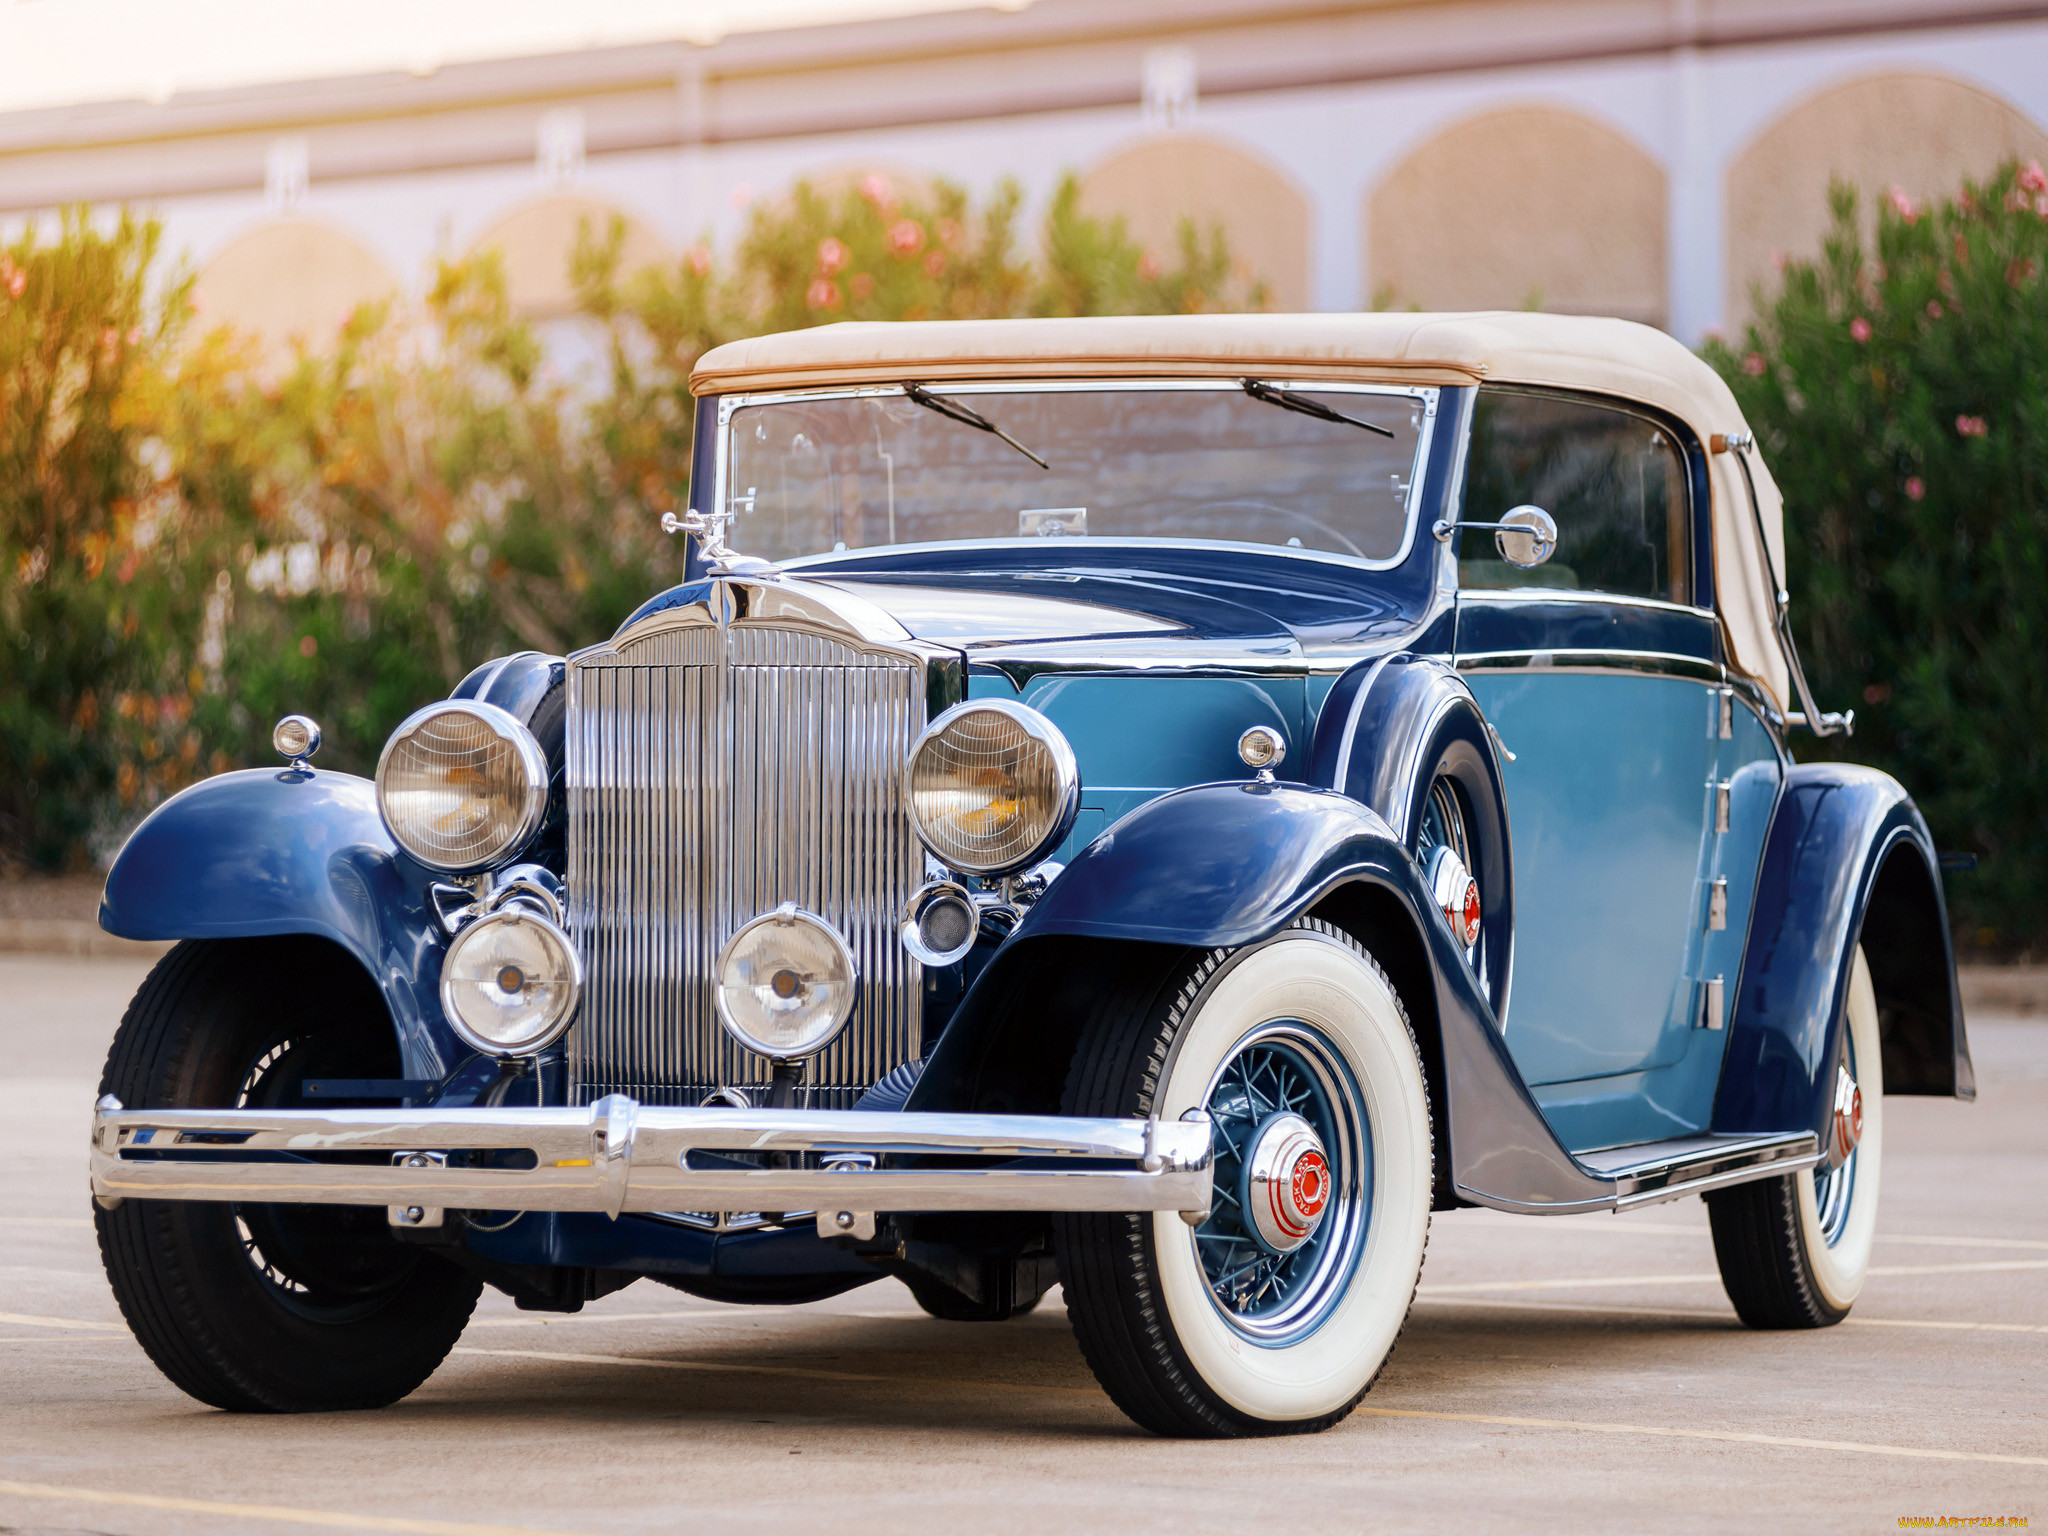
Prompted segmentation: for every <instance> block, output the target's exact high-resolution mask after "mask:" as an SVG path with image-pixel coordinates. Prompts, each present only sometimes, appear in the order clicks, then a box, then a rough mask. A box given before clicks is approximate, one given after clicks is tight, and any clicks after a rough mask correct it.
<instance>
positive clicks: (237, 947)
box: [93, 939, 481, 1412]
mask: <svg viewBox="0 0 2048 1536" xmlns="http://www.w3.org/2000/svg"><path fill="white" fill-rule="evenodd" d="M398 1065H399V1064H398V1060H397V1056H396V1051H395V1048H394V1046H393V1044H392V1039H391V1031H390V1026H389V1024H388V1023H387V1021H386V1017H385V1012H384V1007H383V1003H382V1000H381V999H380V998H379V997H378V995H377V992H376V990H375V988H374V987H373V986H371V985H370V983H369V981H368V978H367V977H365V976H364V975H363V973H362V971H361V970H360V968H359V967H357V966H356V965H355V964H354V963H353V962H352V961H350V960H349V959H347V957H345V956H343V955H341V954H340V953H339V952H338V951H336V950H334V949H333V948H332V946H330V945H327V944H324V943H322V942H320V941H317V940H307V939H266V940H241V941H228V942H210V943H195V942H188V943H184V944H180V945H179V946H178V947H177V948H176V949H174V950H172V951H171V953H170V954H169V955H167V956H165V957H164V959H163V960H162V961H161V962H160V963H159V964H158V965H157V967H156V969H155V970H153V971H151V972H150V974H149V977H148V979H147V980H145V981H144V982H143V984H142V988H141V990H140V991H138V992H137V993H136V995H135V1000H134V1002H133V1003H131V1004H130V1005H129V1008H128V1013H127V1016H126V1017H125V1018H123V1019H122V1021H121V1028H120V1030H119V1031H118V1032H117V1033H116V1035H115V1036H114V1045H113V1049H112V1051H111V1052H110V1053H109V1054H108V1057H107V1067H106V1073H105V1075H104V1077H103V1078H102V1079H101V1083H100V1092H101V1093H103V1094H107V1093H111V1094H113V1095H114V1096H115V1097H116V1098H118V1099H119V1100H120V1101H121V1102H122V1103H123V1104H126V1105H128V1106H130V1107H132V1108H149V1109H193V1108H215V1109H219V1108H237V1107H239V1108H266V1107H275V1108H285V1107H289V1108H299V1107H303V1100H302V1096H301V1091H300V1085H301V1084H302V1083H303V1082H304V1081H305V1080H306V1079H307V1078H308V1077H330V1076H331V1077H396V1076H399V1075H400V1073H399V1070H398ZM93 1218H94V1223H95V1225H96V1226H97V1228H98V1231H99V1241H100V1254H101V1257H102V1259H103V1260H104V1262H105V1264H106V1270H107V1279H108V1281H109V1282H110V1283H111V1284H112V1286H113V1289H114V1296H115V1299H116V1300H117V1301H118V1302H119V1303H120V1307H121V1313H122V1316H123V1317H125V1318H126V1319H127V1320H128V1325H129V1327H130V1328H132V1329H133V1330H134V1332H135V1337H136V1338H137V1339H138V1340H139V1341H140V1342H141V1344H142V1347H143V1349H144V1351H145V1352H147V1354H148V1355H149V1357H150V1359H151V1360H152V1361H154V1362H155V1363H156V1365H157V1368H158V1369H159V1370H161V1371H162V1372H163V1373H164V1374H165V1375H166V1376H168V1377H169V1378H170V1379H171V1381H172V1382H173V1383H174V1384H176V1385H177V1386H178V1387H180V1388H181V1389H183V1390H184V1391H185V1392H187V1393H189V1394H191V1395H192V1396H193V1397H196V1398H198V1399H199V1400H200V1401H201V1402H203V1403H209V1404H211V1405H213V1406H214V1407H216V1408H227V1409H233V1410H239V1411H245V1412H299V1411H305V1410H313V1409H334V1408H377V1407H382V1406H383V1405H385V1404H387V1403H391V1402H395V1401H396V1400H397V1399H399V1398H401V1397H404V1396H405V1395H406V1394H407V1393H408V1392H410V1391H412V1390H413V1389H414V1388H415V1387H417V1386H418V1385H419V1384H420V1383H421V1382H423V1381H425V1380H426V1379H427V1377H428V1376H429V1375H431V1374H432V1373H433V1371H434V1369H435V1367H437V1366H438V1365H439V1364H440V1363H441V1361H442V1360H443V1359H444V1358H445V1357H446V1356H447V1354H448V1351H449V1350H450V1349H451V1348H452V1347H453V1346H454V1344H455V1341H456V1339H457V1338H458V1337H459V1336H460V1335H461V1333H462V1329H463V1325H464V1324H465V1323H466V1322H468V1320H469V1314H470V1312H471V1310H472V1309H473V1308H474V1307H475V1305H476V1299H477V1296H478V1294H479V1292H480V1290H481V1286H480V1285H479V1283H478V1282H477V1281H476V1280H474V1279H472V1278H471V1277H470V1276H468V1275H466V1274H464V1273H463V1272H462V1271H461V1270H459V1269H456V1268H455V1267H454V1266H452V1265H450V1264H448V1263H447V1262H446V1261H444V1260H442V1259H440V1258H438V1257H436V1256H434V1255H433V1254H430V1253H426V1252H424V1251H422V1250H420V1249H418V1248H413V1247H407V1246H405V1245H403V1244H400V1243H398V1242H397V1241H395V1240H394V1239H393V1237H392V1236H391V1232H390V1228H389V1226H388V1224H387V1223H386V1221H385V1214H384V1210H383V1208H382V1207H381V1206H376V1207H370V1206H334V1205H259V1204H243V1205H235V1204H228V1203H225V1202H214V1201H168V1200H128V1201H124V1202H123V1203H122V1204H121V1205H120V1206H119V1207H118V1208H116V1209H114V1210H112V1211H107V1210H101V1209H99V1208H98V1207H97V1206H95V1207H94V1211H93Z"/></svg>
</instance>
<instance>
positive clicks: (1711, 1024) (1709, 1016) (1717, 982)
mask: <svg viewBox="0 0 2048 1536" xmlns="http://www.w3.org/2000/svg"><path fill="white" fill-rule="evenodd" d="M1727 999H1728V994H1727V989H1726V988H1725V987H1724V986H1723V985H1722V982H1721V978H1720V977H1719V976H1710V977H1708V978H1707V980H1706V981H1705V982H1704V983H1703V984H1702V985H1701V987H1700V1028H1701V1029H1721V1028H1724V1027H1726V1025H1727V1023H1728V1001H1727Z"/></svg>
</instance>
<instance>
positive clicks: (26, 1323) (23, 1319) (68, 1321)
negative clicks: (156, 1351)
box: [0, 1312, 128, 1333]
mask: <svg viewBox="0 0 2048 1536" xmlns="http://www.w3.org/2000/svg"><path fill="white" fill-rule="evenodd" d="M0 1324H12V1325H13V1326H14V1327H16V1328H97V1329H111V1330H112V1331H113V1332H115V1333H126V1332H127V1331H128V1325H127V1324H126V1323H95V1322H89V1321H87V1320H86V1319H85V1318H82V1317H38V1316H35V1315H34V1314H32V1313H28V1312H0Z"/></svg>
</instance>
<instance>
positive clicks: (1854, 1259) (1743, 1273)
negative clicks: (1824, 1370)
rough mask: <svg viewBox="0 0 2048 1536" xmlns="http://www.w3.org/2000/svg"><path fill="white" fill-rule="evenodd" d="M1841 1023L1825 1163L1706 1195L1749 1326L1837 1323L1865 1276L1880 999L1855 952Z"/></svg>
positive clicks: (1730, 1284) (1879, 1146)
mask: <svg viewBox="0 0 2048 1536" xmlns="http://www.w3.org/2000/svg"><path fill="white" fill-rule="evenodd" d="M1845 1025H1846V1027H1845V1028H1844V1029H1843V1030H1842V1032H1841V1042H1840V1045H1839V1047H1838V1048H1837V1051H1836V1059H1835V1064H1834V1071H1833V1074H1832V1075H1833V1077H1834V1081H1835V1113H1834V1114H1833V1115H1832V1116H1830V1118H1829V1131H1830V1136H1831V1139H1832V1140H1833V1141H1834V1143H1835V1145H1834V1147H1833V1148H1832V1150H1831V1154H1830V1158H1829V1161H1828V1163H1826V1164H1824V1165H1823V1166H1822V1167H1820V1168H1817V1169H1812V1170H1809V1171H1808V1172H1805V1173H1793V1174H1787V1175H1785V1176H1784V1177H1782V1178H1776V1179H1760V1180H1758V1181H1757V1182H1756V1183H1753V1184H1739V1185H1737V1186H1736V1187H1735V1188H1733V1189H1724V1190H1717V1191H1715V1192H1714V1193H1712V1194H1710V1195H1708V1196H1707V1216H1708V1220H1709V1222H1710V1223H1711V1225H1712V1227H1713V1232H1714V1257H1715V1258H1716V1260H1718V1261H1719V1263H1720V1267H1721V1284H1722V1286H1723V1287H1724V1288H1725V1289H1726V1290H1727V1292H1728V1299H1729V1301H1731V1302H1733V1303H1734V1305H1735V1311H1736V1315H1737V1316H1739V1317H1740V1318H1741V1319H1742V1320H1743V1321H1744V1322H1745V1323H1747V1324H1749V1326H1750V1327H1752V1328H1825V1327H1827V1326H1828V1325H1829V1324H1832V1323H1839V1322H1840V1321H1841V1320H1842V1319H1843V1318H1845V1317H1847V1316H1848V1315H1849V1308H1850V1307H1851V1306H1852V1305H1853V1304H1854V1303H1855V1300H1856V1297H1857V1295H1858V1294H1859V1293H1860V1292H1861V1291H1862V1289H1863V1280H1864V1277H1865V1275H1867V1274H1868V1273H1869V1270H1870V1246H1871V1240H1872V1238H1873V1237H1874V1236H1875V1235H1876V1230H1877V1192H1878V1174H1879V1171H1880V1168H1881V1166H1882V1160H1883V1156H1884V1067H1883V1061H1882V1058H1881V1057H1880V1055H1879V1042H1878V1024H1877V995H1876V993H1875V992H1874V991H1873V990H1872V988H1871V984H1870V967H1869V965H1868V964H1867V963H1866V962H1865V961H1864V958H1863V951H1862V949H1861V948H1858V949H1857V951H1856V959H1855V966H1854V969H1853V970H1852V972H1851V973H1850V978H1849V1007H1848V1018H1847V1019H1846V1020H1845Z"/></svg>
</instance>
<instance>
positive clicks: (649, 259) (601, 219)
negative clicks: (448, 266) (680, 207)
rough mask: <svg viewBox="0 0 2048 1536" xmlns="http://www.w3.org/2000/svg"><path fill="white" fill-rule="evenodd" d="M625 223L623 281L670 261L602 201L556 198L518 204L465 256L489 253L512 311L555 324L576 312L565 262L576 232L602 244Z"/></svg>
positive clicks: (659, 242) (642, 228)
mask: <svg viewBox="0 0 2048 1536" xmlns="http://www.w3.org/2000/svg"><path fill="white" fill-rule="evenodd" d="M615 218H618V219H624V220H625V221H626V241H625V245H624V247H623V249H622V250H621V251H620V260H619V272H620V274H621V275H622V276H623V275H625V274H628V273H632V272H637V271H639V270H641V269H642V268H645V267H651V266H658V265H660V264H662V263H664V262H668V261H672V260H674V259H675V253H674V252H673V251H671V250H670V249H669V245H668V242H667V241H666V240H664V239H662V238H661V236H660V235H658V234H656V233H655V232H654V230H653V229H651V228H649V227H648V225H647V224H645V223H644V222H642V221H641V220H639V219H636V218H634V217H633V216H632V215H631V214H629V213H627V212H626V211H625V210H624V209H623V208H619V207H616V206H614V205H613V204H611V203H608V202H606V201H604V200H603V199H602V198H596V197H584V196H578V195H576V194H573V193H560V194H557V195H555V196H551V197H543V198H539V199H537V200H535V201H533V202H530V203H525V204H522V205H521V206H520V207H518V208H515V209H513V210H512V211H511V212H510V213H507V214H505V215H504V216H502V217H501V218H499V219H498V220H497V221H496V222H495V223H493V224H491V225H490V226H489V227H488V228H486V229H485V230H484V231H483V233H482V234H480V235H478V236H477V237H476V239H475V240H474V241H473V242H471V244H470V248H469V254H470V255H472V256H476V255H481V254H483V253H484V252H486V251H490V252H495V253H496V255H497V257H498V259H499V261H500V262H501V263H502V264H503V265H504V269H505V286H506V290H507V293H508V296H509V297H510V298H511V301H512V307H513V309H514V310H515V311H517V312H518V313H519V314H521V315H524V316H526V317H527V318H528V319H532V320H555V319H560V318H561V317H563V316H565V315H570V314H573V313H574V312H575V309H576V285H575V283H574V282H573V281H572V280H571V277H570V261H571V258H573V257H574V255H575V253H576V240H577V235H578V233H579V231H581V230H583V229H585V228H588V229H589V231H590V233H591V237H592V238H593V239H597V240H602V239H604V238H605V235H606V233H607V232H608V231H609V230H610V228H611V223H612V220H613V219H615Z"/></svg>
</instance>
